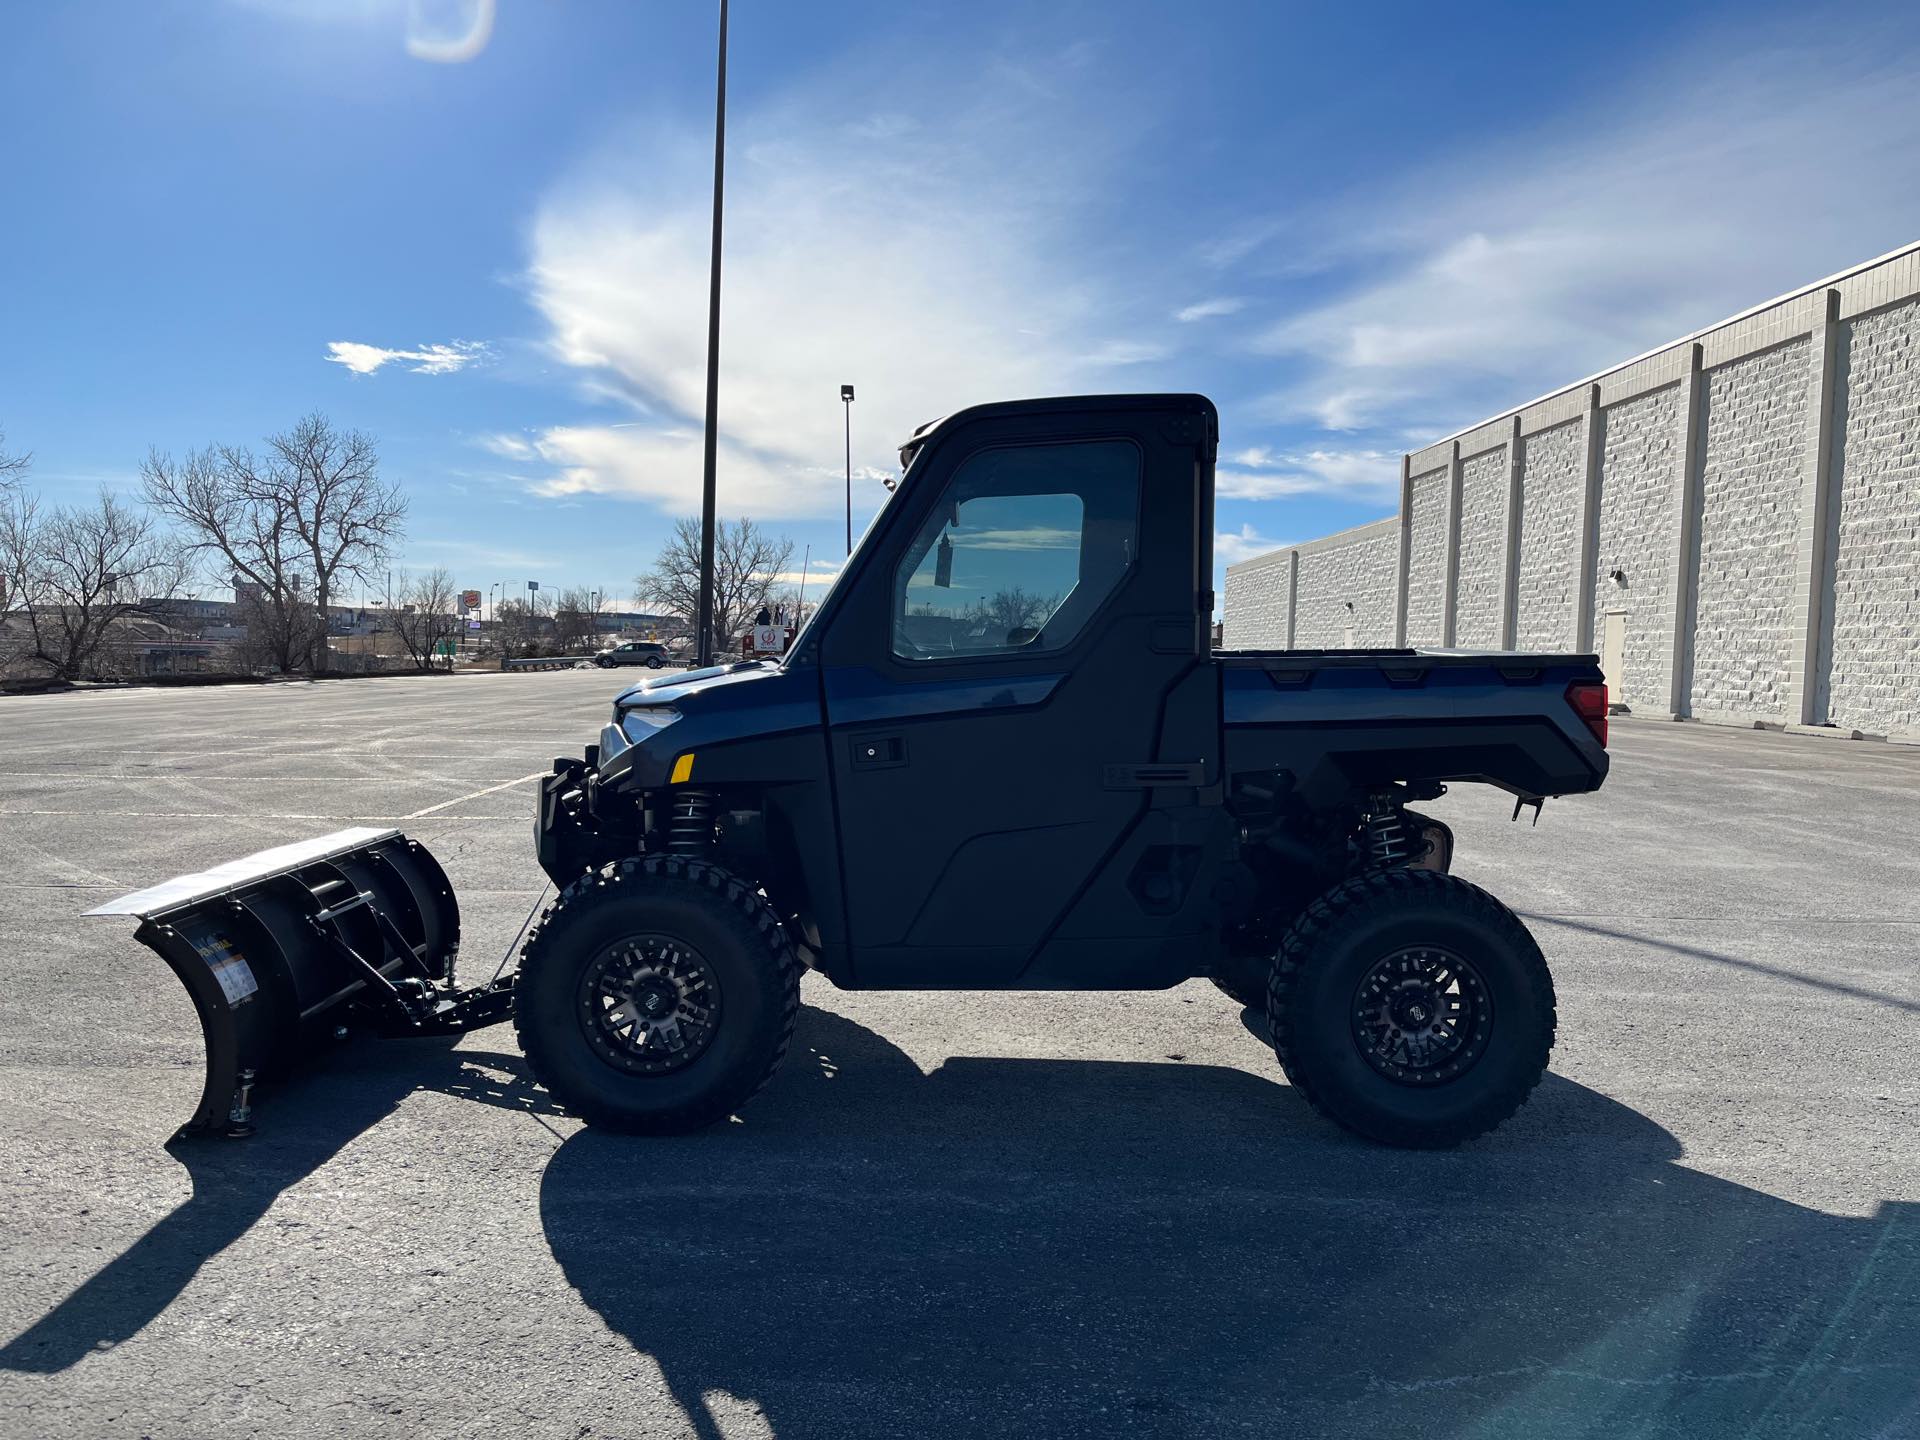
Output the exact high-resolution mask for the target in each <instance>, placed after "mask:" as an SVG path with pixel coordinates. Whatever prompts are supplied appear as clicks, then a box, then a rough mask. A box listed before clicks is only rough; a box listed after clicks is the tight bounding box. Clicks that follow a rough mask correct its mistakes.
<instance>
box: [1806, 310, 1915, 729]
mask: <svg viewBox="0 0 1920 1440" xmlns="http://www.w3.org/2000/svg"><path fill="white" fill-rule="evenodd" d="M1838 352H1839V353H1838V363H1837V364H1836V366H1835V369H1836V371H1837V375H1836V379H1835V419H1834V427H1833V428H1834V440H1835V444H1834V461H1833V468H1834V470H1835V471H1837V472H1838V473H1839V477H1840V478H1839V493H1838V497H1837V499H1838V504H1837V506H1836V507H1835V508H1836V511H1837V515H1836V517H1835V518H1836V521H1837V523H1836V524H1835V525H1834V526H1833V527H1832V531H1831V534H1830V536H1829V544H1830V545H1831V546H1832V553H1833V564H1832V581H1831V589H1830V591H1829V599H1830V602H1831V603H1830V608H1829V610H1828V614H1829V616H1830V617H1831V619H1830V623H1829V625H1828V626H1827V634H1826V637H1825V640H1826V643H1825V646H1824V648H1825V649H1826V651H1827V653H1828V654H1829V655H1830V656H1831V666H1830V669H1829V670H1828V672H1827V683H1826V685H1825V686H1824V687H1823V691H1822V699H1823V700H1824V702H1825V708H1826V710H1827V711H1828V712H1829V715H1830V717H1831V719H1832V720H1833V722H1834V723H1835V724H1838V725H1846V726H1851V727H1857V728H1860V729H1863V730H1880V729H1883V728H1884V729H1887V730H1893V731H1920V302H1914V301H1909V302H1907V303H1906V304H1903V305H1896V306H1894V307H1893V308H1892V309H1889V310H1882V311H1880V312H1878V313H1877V314H1872V315H1863V316H1861V317H1860V318H1858V319H1856V320H1853V321H1851V322H1849V323H1847V324H1844V325H1842V326H1841V327H1840V340H1839V345H1838Z"/></svg>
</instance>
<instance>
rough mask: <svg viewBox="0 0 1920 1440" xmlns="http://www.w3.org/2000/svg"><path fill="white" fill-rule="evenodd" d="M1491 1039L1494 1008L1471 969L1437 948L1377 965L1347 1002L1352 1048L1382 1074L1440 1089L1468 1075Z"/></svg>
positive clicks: (1399, 953)
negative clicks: (1358, 1048) (1351, 1001)
mask: <svg viewBox="0 0 1920 1440" xmlns="http://www.w3.org/2000/svg"><path fill="white" fill-rule="evenodd" d="M1492 1031H1493V1004H1492V1000H1491V997H1489V995H1488V994H1487V984H1486V981H1485V980H1483V979H1482V978H1481V977H1480V972H1479V971H1478V970H1476V969H1474V967H1473V964H1472V963H1471V962H1470V961H1468V960H1465V959H1463V958H1462V957H1460V956H1459V955H1456V954H1454V953H1453V952H1452V951H1451V950H1443V949H1441V948H1440V947H1438V946H1435V945H1413V946H1409V947H1408V948H1406V949H1404V950H1396V951H1394V952H1393V954H1391V955H1388V956H1387V957H1385V958H1384V959H1382V960H1379V961H1376V962H1375V963H1374V966H1373V968H1372V969H1371V970H1369V971H1367V973H1366V974H1365V975H1364V976H1363V977H1361V980H1360V984H1359V986H1358V988H1356V989H1355V991H1354V995H1353V1040H1354V1043H1355V1044H1356V1045H1358V1046H1359V1047H1360V1053H1361V1055H1362V1056H1364V1057H1365V1059H1366V1062H1367V1064H1369V1065H1371V1066H1372V1067H1373V1068H1374V1069H1375V1070H1377V1071H1378V1072H1379V1073H1380V1074H1382V1075H1384V1076H1386V1077H1387V1078H1388V1079H1389V1080H1393V1081H1396V1082H1398V1083H1399V1084H1402V1085H1441V1084H1445V1083H1446V1082H1447V1081H1449V1080H1455V1079H1458V1078H1459V1077H1460V1076H1461V1075H1463V1074H1465V1073H1466V1072H1467V1071H1468V1070H1470V1069H1471V1068H1472V1067H1473V1064H1474V1062H1475V1061H1476V1060H1478V1059H1479V1058H1480V1056H1481V1054H1482V1052H1484V1051H1485V1050H1486V1048H1487V1037H1488V1036H1489V1035H1490V1034H1491V1033H1492Z"/></svg>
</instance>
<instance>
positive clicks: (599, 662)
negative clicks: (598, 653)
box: [593, 656, 613, 670]
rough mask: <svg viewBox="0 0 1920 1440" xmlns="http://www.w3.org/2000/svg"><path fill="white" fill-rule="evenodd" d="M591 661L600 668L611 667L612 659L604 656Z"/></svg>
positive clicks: (606, 668)
mask: <svg viewBox="0 0 1920 1440" xmlns="http://www.w3.org/2000/svg"><path fill="white" fill-rule="evenodd" d="M593 663H594V664H596V665H598V666H599V667H600V668H601V669H602V670H611V669H613V661H611V660H608V659H606V658H605V657H604V656H603V657H602V658H600V659H598V660H595V661H594V662H593Z"/></svg>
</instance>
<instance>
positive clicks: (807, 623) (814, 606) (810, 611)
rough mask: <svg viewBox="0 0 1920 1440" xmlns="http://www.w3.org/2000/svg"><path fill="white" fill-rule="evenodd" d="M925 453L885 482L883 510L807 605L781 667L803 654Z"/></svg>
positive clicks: (914, 454) (869, 524)
mask: <svg viewBox="0 0 1920 1440" xmlns="http://www.w3.org/2000/svg"><path fill="white" fill-rule="evenodd" d="M923 449H924V447H922V449H916V450H915V451H914V452H913V462H912V463H911V464H910V465H908V466H907V468H906V471H905V472H904V473H903V474H902V475H901V476H900V478H899V479H898V480H896V481H894V482H893V483H892V484H890V485H889V484H886V482H884V481H883V482H881V483H882V485H883V487H884V488H885V490H886V492H887V494H886V498H885V499H884V500H882V501H881V502H880V505H879V508H877V509H876V510H875V511H874V512H873V514H872V516H871V517H870V518H869V519H868V520H867V526H866V529H864V530H862V531H861V532H860V538H859V539H858V540H856V541H854V542H853V553H852V554H850V555H848V556H847V558H846V560H845V562H844V563H843V564H842V565H841V566H840V568H839V569H838V570H836V571H834V572H833V578H832V579H831V580H829V581H828V582H827V588H826V589H825V590H823V591H821V592H820V598H819V599H818V600H813V601H808V602H807V604H806V611H805V614H804V615H803V616H802V617H801V620H800V628H799V629H798V630H796V631H795V632H794V636H793V643H792V644H790V645H788V646H787V650H786V654H785V655H783V656H782V657H781V660H780V663H781V664H782V665H783V666H784V665H785V664H786V661H787V659H788V658H789V657H791V656H792V655H793V654H794V653H795V652H796V651H797V650H799V648H800V642H801V640H802V639H804V638H805V636H806V634H807V632H808V631H809V630H811V629H812V628H813V617H814V616H816V615H818V614H819V613H820V612H821V611H822V610H824V609H826V608H827V603H828V602H829V601H830V600H832V599H833V595H834V592H835V591H836V590H838V589H839V588H840V582H841V581H842V580H844V579H845V578H846V576H847V573H848V572H849V571H851V570H852V569H853V564H854V561H855V559H856V558H858V556H859V555H860V554H861V552H862V551H864V550H865V549H866V548H867V542H868V541H869V540H870V539H872V537H873V533H874V530H875V529H876V528H877V527H878V526H879V524H880V517H881V516H882V515H884V514H886V513H887V509H888V507H889V506H891V505H892V504H893V502H894V498H895V497H896V496H898V495H899V493H900V492H901V491H902V490H904V489H906V487H907V482H908V481H910V480H911V479H912V478H913V477H914V476H915V475H917V474H918V473H919V472H920V469H921V459H920V456H921V454H922V453H923Z"/></svg>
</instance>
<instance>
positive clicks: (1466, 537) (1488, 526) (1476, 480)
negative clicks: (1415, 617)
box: [1453, 445, 1507, 650]
mask: <svg viewBox="0 0 1920 1440" xmlns="http://www.w3.org/2000/svg"><path fill="white" fill-rule="evenodd" d="M1506 555H1507V447H1506V446H1505V445H1502V446H1499V447H1498V448H1497V449H1493V450H1486V451H1483V452H1481V453H1480V454H1478V455H1475V456H1472V457H1471V458H1469V459H1467V460H1465V461H1462V462H1461V465H1460V568H1459V572H1458V575H1457V577H1456V579H1455V581H1454V585H1455V591H1454V602H1453V616H1454V618H1453V643H1454V644H1456V645H1458V646H1461V647H1462V648H1464V649H1468V650H1495V649H1498V648H1499V646H1500V635H1501V611H1500V607H1501V601H1502V592H1503V590H1504V588H1505V586H1506Z"/></svg>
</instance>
